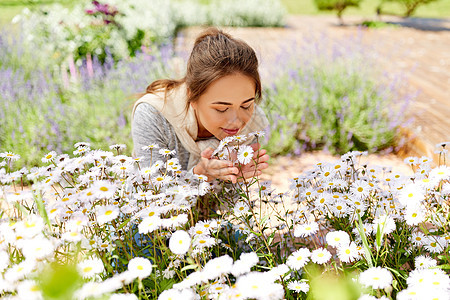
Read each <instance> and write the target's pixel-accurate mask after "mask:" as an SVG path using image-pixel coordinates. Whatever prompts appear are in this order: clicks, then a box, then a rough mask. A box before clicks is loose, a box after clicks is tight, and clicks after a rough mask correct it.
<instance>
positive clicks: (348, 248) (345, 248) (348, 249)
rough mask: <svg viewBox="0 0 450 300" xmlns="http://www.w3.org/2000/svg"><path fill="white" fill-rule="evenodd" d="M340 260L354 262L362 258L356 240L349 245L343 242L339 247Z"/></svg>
mask: <svg viewBox="0 0 450 300" xmlns="http://www.w3.org/2000/svg"><path fill="white" fill-rule="evenodd" d="M337 250H338V257H339V260H340V261H342V262H346V263H349V262H352V261H355V260H358V259H359V258H360V255H359V251H358V246H356V244H355V243H354V242H351V243H350V244H348V245H344V244H341V245H339V247H338V248H337Z"/></svg>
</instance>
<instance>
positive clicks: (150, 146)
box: [141, 144, 159, 151]
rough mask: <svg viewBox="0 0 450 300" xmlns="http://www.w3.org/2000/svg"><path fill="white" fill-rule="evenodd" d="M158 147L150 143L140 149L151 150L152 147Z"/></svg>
mask: <svg viewBox="0 0 450 300" xmlns="http://www.w3.org/2000/svg"><path fill="white" fill-rule="evenodd" d="M158 148H159V146H158V145H157V144H150V145H147V146H143V147H141V150H148V151H151V150H152V149H158Z"/></svg>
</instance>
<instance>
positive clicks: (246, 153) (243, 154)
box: [237, 146, 254, 165]
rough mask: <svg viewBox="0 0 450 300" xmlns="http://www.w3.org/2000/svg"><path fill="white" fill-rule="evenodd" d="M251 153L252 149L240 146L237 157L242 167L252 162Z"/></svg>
mask: <svg viewBox="0 0 450 300" xmlns="http://www.w3.org/2000/svg"><path fill="white" fill-rule="evenodd" d="M253 152H254V151H253V148H252V147H250V146H241V147H240V148H239V151H238V155H237V158H238V161H239V162H240V163H241V164H243V165H246V164H248V163H249V162H251V161H252V157H253Z"/></svg>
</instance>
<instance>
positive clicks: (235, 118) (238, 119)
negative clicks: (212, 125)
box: [228, 113, 244, 129]
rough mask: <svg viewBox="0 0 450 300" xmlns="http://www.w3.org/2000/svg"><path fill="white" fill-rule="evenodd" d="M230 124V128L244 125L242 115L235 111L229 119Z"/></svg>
mask: <svg viewBox="0 0 450 300" xmlns="http://www.w3.org/2000/svg"><path fill="white" fill-rule="evenodd" d="M228 124H230V125H229V127H228V128H230V129H231V128H233V129H237V128H241V127H243V126H244V121H243V118H242V116H239V114H238V113H233V114H232V115H231V118H230V119H229V120H228Z"/></svg>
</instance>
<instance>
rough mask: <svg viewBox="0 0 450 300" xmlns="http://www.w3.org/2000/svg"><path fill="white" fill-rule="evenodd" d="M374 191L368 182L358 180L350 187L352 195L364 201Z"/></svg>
mask: <svg viewBox="0 0 450 300" xmlns="http://www.w3.org/2000/svg"><path fill="white" fill-rule="evenodd" d="M372 189H373V188H372V187H371V186H370V185H369V183H368V182H367V181H365V180H356V181H354V182H353V183H352V185H351V186H350V193H351V194H352V195H353V196H355V197H357V198H359V199H364V198H366V197H367V196H369V194H370V192H371V191H372Z"/></svg>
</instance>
